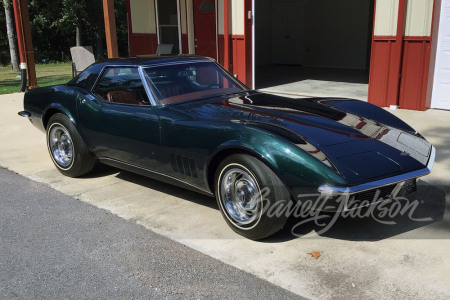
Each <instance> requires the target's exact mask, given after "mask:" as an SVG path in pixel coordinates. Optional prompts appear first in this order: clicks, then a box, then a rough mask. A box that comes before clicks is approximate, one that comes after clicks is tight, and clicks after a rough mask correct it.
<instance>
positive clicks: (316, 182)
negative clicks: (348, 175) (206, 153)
mask: <svg viewBox="0 0 450 300" xmlns="http://www.w3.org/2000/svg"><path fill="white" fill-rule="evenodd" d="M245 131H246V134H241V135H240V136H241V137H251V138H245V139H238V140H231V141H226V142H224V143H222V144H221V145H220V146H219V147H217V148H216V149H215V150H214V152H213V153H211V156H210V157H212V158H214V157H215V156H216V155H219V153H221V152H223V151H227V152H229V151H230V150H231V149H234V150H236V151H237V152H239V151H245V152H248V153H250V154H252V155H253V156H255V157H257V158H259V159H260V160H261V161H263V162H264V163H265V164H266V165H267V166H268V167H270V168H271V169H272V170H273V171H274V173H275V174H276V175H277V176H278V177H279V178H280V180H281V181H282V182H283V183H284V184H285V185H286V187H287V188H288V190H289V191H290V193H291V194H292V195H293V196H296V195H298V194H300V193H311V192H314V193H315V192H317V188H318V187H319V186H320V185H322V184H324V183H331V182H332V183H333V184H334V185H337V186H341V185H345V184H346V182H345V180H344V179H343V178H342V177H341V176H340V175H339V174H338V173H337V172H336V171H335V170H333V169H332V168H331V167H329V166H327V165H326V164H324V163H323V162H321V161H320V160H318V159H317V158H315V157H314V156H312V155H311V154H310V153H308V152H307V151H305V150H304V149H302V148H300V147H299V146H298V145H295V144H293V143H292V142H290V141H288V140H286V139H285V138H282V137H279V136H277V135H275V134H273V133H270V132H267V131H264V130H261V129H259V128H254V127H251V126H245ZM210 162H211V161H210Z"/></svg>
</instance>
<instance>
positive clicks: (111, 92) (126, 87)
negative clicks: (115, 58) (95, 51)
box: [94, 67, 149, 105]
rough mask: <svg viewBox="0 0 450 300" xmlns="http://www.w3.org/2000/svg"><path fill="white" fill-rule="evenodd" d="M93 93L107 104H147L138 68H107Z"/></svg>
mask: <svg viewBox="0 0 450 300" xmlns="http://www.w3.org/2000/svg"><path fill="white" fill-rule="evenodd" d="M94 93H95V94H96V95H97V96H99V97H100V98H101V99H102V100H104V101H107V102H114V103H122V104H134V105H148V104H149V101H148V97H147V94H146V93H145V89H144V85H143V84H142V80H141V77H140V76H139V71H138V68H132V67H124V68H121V67H111V68H107V69H106V70H105V71H104V72H103V74H102V77H101V78H100V80H99V82H98V84H97V86H96V87H95V89H94Z"/></svg>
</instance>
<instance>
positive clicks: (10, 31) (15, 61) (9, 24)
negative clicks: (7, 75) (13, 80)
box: [3, 0, 19, 72]
mask: <svg viewBox="0 0 450 300" xmlns="http://www.w3.org/2000/svg"><path fill="white" fill-rule="evenodd" d="M3 6H4V7H5V19H6V32H7V35H8V42H9V53H10V55H11V65H12V70H13V71H14V72H19V55H18V51H17V46H16V39H15V36H14V21H13V18H12V16H11V0H3Z"/></svg>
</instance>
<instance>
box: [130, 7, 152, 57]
mask: <svg viewBox="0 0 450 300" xmlns="http://www.w3.org/2000/svg"><path fill="white" fill-rule="evenodd" d="M126 4H127V22H128V43H129V45H128V46H129V49H130V53H129V54H130V56H136V55H146V54H155V53H156V48H157V47H158V37H157V35H156V34H146V33H133V27H132V24H131V8H130V0H127V3H126Z"/></svg>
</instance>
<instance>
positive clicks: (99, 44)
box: [95, 18, 105, 60]
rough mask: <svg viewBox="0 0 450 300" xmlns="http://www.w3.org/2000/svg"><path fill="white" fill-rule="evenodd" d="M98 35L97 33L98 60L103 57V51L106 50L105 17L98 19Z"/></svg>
mask: <svg viewBox="0 0 450 300" xmlns="http://www.w3.org/2000/svg"><path fill="white" fill-rule="evenodd" d="M96 27H97V28H96V31H97V32H96V35H97V37H96V38H97V42H96V47H95V48H96V50H97V51H96V52H97V53H96V54H97V60H101V59H103V52H104V51H105V48H104V47H103V37H104V36H105V31H104V29H103V18H98V19H97V26H96Z"/></svg>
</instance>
